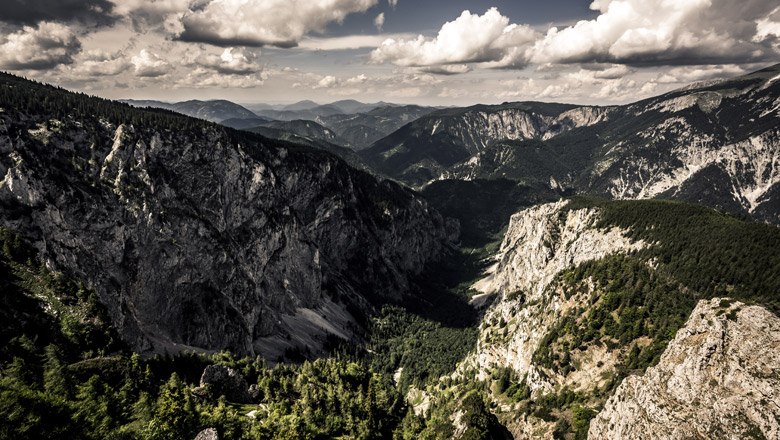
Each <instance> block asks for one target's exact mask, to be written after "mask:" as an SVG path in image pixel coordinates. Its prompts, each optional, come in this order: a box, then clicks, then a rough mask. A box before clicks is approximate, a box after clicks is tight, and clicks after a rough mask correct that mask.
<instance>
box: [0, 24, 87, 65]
mask: <svg viewBox="0 0 780 440" xmlns="http://www.w3.org/2000/svg"><path fill="white" fill-rule="evenodd" d="M80 50H81V43H80V42H79V40H78V38H77V37H76V34H75V32H74V31H73V30H72V29H71V28H70V27H68V26H65V25H63V24H60V23H51V22H41V23H38V25H37V26H35V27H33V26H24V27H23V28H22V29H20V30H18V31H16V32H13V33H10V34H8V35H6V36H4V37H3V36H0V67H2V68H4V69H8V70H24V69H29V70H45V69H51V68H53V67H56V66H58V65H61V64H70V63H72V62H73V56H74V55H75V54H77V53H78V52H79V51H80Z"/></svg>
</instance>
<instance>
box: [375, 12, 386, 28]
mask: <svg viewBox="0 0 780 440" xmlns="http://www.w3.org/2000/svg"><path fill="white" fill-rule="evenodd" d="M384 25H385V13H384V12H380V13H379V15H377V16H376V18H374V27H376V30H378V31H381V30H382V27H383V26H384Z"/></svg>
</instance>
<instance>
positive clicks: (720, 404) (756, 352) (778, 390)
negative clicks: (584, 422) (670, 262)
mask: <svg viewBox="0 0 780 440" xmlns="http://www.w3.org/2000/svg"><path fill="white" fill-rule="evenodd" d="M779 352H780V319H779V318H778V317H777V316H776V315H774V314H772V313H771V312H769V311H767V310H766V309H765V308H763V307H760V306H748V305H745V304H743V303H740V302H733V301H730V300H728V299H721V298H715V299H711V300H702V301H700V302H699V304H698V305H697V306H696V309H694V311H693V313H692V314H691V317H690V319H689V320H688V322H687V323H686V325H685V327H683V328H681V329H680V330H679V331H678V332H677V335H676V336H675V338H674V339H673V340H672V342H670V343H669V345H668V346H667V348H666V351H665V352H664V354H663V356H662V357H661V360H660V362H659V363H658V365H656V366H655V367H651V368H648V369H647V371H646V372H645V374H644V375H642V376H637V375H635V376H630V377H628V378H626V379H625V380H624V381H623V382H622V383H621V384H620V386H619V387H618V389H617V391H616V392H615V394H614V395H613V396H612V397H610V398H609V400H607V403H606V405H605V407H604V409H603V410H602V411H601V412H600V413H599V414H598V415H597V416H596V418H595V419H594V420H593V421H592V422H591V425H590V431H589V433H588V437H589V438H594V439H680V440H682V439H689V438H767V439H770V438H771V439H774V438H780V357H778V356H777V353H779Z"/></svg>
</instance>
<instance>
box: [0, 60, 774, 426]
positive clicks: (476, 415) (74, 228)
mask: <svg viewBox="0 0 780 440" xmlns="http://www.w3.org/2000/svg"><path fill="white" fill-rule="evenodd" d="M778 76H780V65H775V66H771V67H768V68H764V69H762V70H758V71H756V72H754V73H751V74H748V75H744V76H741V77H737V78H733V79H729V80H723V81H719V82H708V83H706V84H698V85H692V86H690V87H687V88H685V89H680V90H676V91H673V92H669V93H666V94H662V95H659V96H657V97H653V98H649V99H644V100H641V101H638V102H634V103H631V104H626V105H614V106H577V105H570V104H554V103H543V102H514V103H504V104H501V105H478V106H471V107H451V108H435V107H422V106H414V105H396V104H388V103H386V102H377V103H376V104H364V103H361V102H358V101H351V100H344V101H337V102H334V103H331V104H326V105H318V104H316V103H314V102H307V101H302V102H299V103H297V104H293V105H287V106H284V107H278V106H277V107H276V108H274V107H271V106H255V107H253V106H252V105H249V104H246V105H245V106H244V105H239V104H235V103H232V102H230V101H222V100H214V101H199V100H191V101H183V102H178V103H166V102H161V101H132V100H128V101H126V102H119V101H111V100H106V99H102V98H97V97H92V96H88V95H85V94H81V93H74V92H69V91H67V90H64V89H61V88H56V87H53V86H49V85H46V84H43V83H38V82H34V81H29V80H26V79H23V78H21V77H18V76H14V75H10V74H0V174H2V176H3V178H2V181H0V251H1V252H0V288H2V301H3V305H2V307H0V322H2V325H0V338H2V339H0V344H2V346H3V347H4V348H3V349H2V350H1V351H0V414H1V415H2V416H3V418H4V422H3V423H2V424H1V425H0V438H16V439H27V438H30V439H33V438H52V439H54V438H62V439H69V438H85V439H93V438H94V439H103V438H121V439H135V438H139V439H140V438H143V439H179V438H184V439H190V438H198V439H204V438H214V437H207V436H210V435H212V434H213V435H216V436H218V438H224V439H240V438H247V439H266V438H267V439H276V438H289V439H298V438H317V439H319V438H323V439H324V438H361V439H371V438H377V439H379V438H393V439H445V438H456V439H512V438H514V439H535V438H545V439H547V438H552V439H587V438H591V439H645V438H657V439H684V438H724V439H725V438H758V439H760V438H765V439H772V438H778V436H780V366H778V365H777V359H778V356H777V353H778V350H780V318H778V314H780V296H778V292H780V252H779V251H778V249H780V229H778V226H777V225H778V224H780V144H779V143H778V139H780V113H778V105H777V103H778V102H780V81H777V78H778ZM19 408H21V409H22V410H19ZM682 421H685V423H682Z"/></svg>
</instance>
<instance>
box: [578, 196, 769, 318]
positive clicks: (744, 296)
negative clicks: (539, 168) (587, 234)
mask: <svg viewBox="0 0 780 440" xmlns="http://www.w3.org/2000/svg"><path fill="white" fill-rule="evenodd" d="M581 207H597V208H599V209H600V210H601V221H600V224H599V226H600V227H611V226H618V227H621V228H625V229H628V230H629V231H630V236H631V238H633V239H636V240H644V241H645V242H647V243H652V244H653V245H652V246H649V247H648V248H647V249H644V250H641V251H639V252H637V253H636V255H635V256H636V257H637V258H639V259H641V260H643V261H649V262H654V263H656V264H657V265H658V271H659V272H660V273H663V274H666V275H667V276H668V277H670V278H673V279H675V280H677V281H679V282H680V283H682V284H683V285H684V286H685V287H686V288H688V289H690V290H692V291H695V292H697V293H698V294H699V295H701V296H702V297H705V298H712V297H717V296H729V297H732V298H735V299H738V300H741V301H746V302H748V303H759V304H762V305H764V306H766V307H767V308H769V309H770V310H772V311H773V312H774V313H776V314H777V313H780V295H778V293H777V292H780V252H777V249H780V229H778V228H777V227H776V226H771V225H767V224H762V223H755V222H750V221H744V220H740V219H737V218H736V217H733V216H730V215H727V214H722V213H718V212H716V211H713V210H711V209H707V208H704V207H701V206H696V205H690V204H686V203H680V202H672V201H659V200H641V201H613V202H607V201H603V200H597V199H586V198H576V199H574V200H573V201H572V202H571V203H570V204H569V206H568V207H567V208H568V209H577V208H581Z"/></svg>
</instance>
